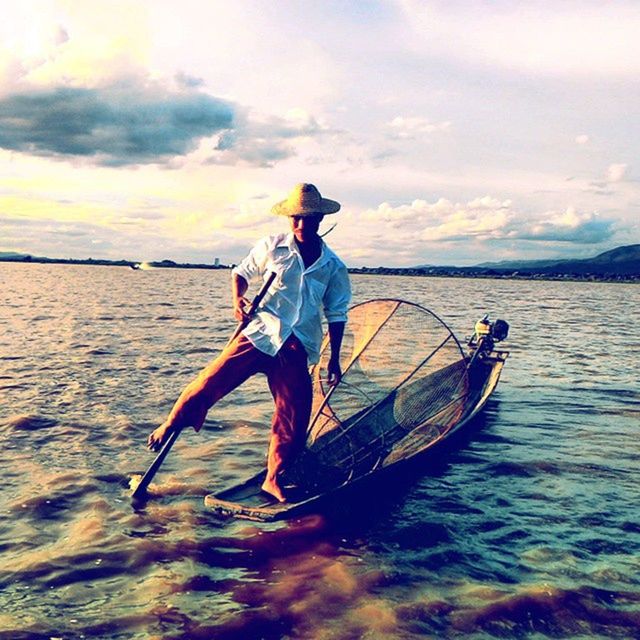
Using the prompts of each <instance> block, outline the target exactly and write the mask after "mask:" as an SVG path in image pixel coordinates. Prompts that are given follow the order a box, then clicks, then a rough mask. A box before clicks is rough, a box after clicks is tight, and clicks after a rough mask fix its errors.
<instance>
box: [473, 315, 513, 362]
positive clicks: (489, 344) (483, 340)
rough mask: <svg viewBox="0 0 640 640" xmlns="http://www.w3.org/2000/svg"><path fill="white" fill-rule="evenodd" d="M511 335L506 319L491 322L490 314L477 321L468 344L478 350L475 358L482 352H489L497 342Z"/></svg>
mask: <svg viewBox="0 0 640 640" xmlns="http://www.w3.org/2000/svg"><path fill="white" fill-rule="evenodd" d="M508 335H509V324H508V323H507V322H505V321H504V320H496V321H495V322H490V320H489V315H488V314H487V315H485V316H484V317H483V318H481V319H480V320H478V322H476V324H475V326H474V328H473V335H472V336H471V338H469V341H468V342H467V344H468V345H469V346H470V347H472V348H474V349H475V350H476V354H475V355H474V358H475V357H476V356H478V355H480V353H483V354H484V353H489V352H490V351H491V350H492V349H493V345H494V343H495V342H500V341H502V340H504V339H505V338H506V337H507V336H508Z"/></svg>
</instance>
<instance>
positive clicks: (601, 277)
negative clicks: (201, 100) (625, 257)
mask: <svg viewBox="0 0 640 640" xmlns="http://www.w3.org/2000/svg"><path fill="white" fill-rule="evenodd" d="M0 262H13V263H26V264H70V265H89V266H105V267H129V268H130V269H131V270H144V267H151V268H153V269H208V270H221V269H222V270H225V269H226V270H228V269H231V268H233V266H235V265H226V264H218V265H213V264H197V263H178V262H174V261H173V260H161V261H158V262H144V263H141V262H134V261H131V260H102V259H94V258H87V259H75V258H39V257H34V256H20V257H7V256H0ZM141 265H144V267H142V266H141ZM348 271H349V273H352V274H363V275H385V276H413V277H431V278H478V279H484V280H487V279H492V280H545V281H562V282H620V283H633V284H637V283H640V273H639V274H612V273H561V272H547V273H545V272H541V271H536V270H524V269H521V270H514V269H504V270H500V269H495V268H493V269H485V268H479V267H421V268H415V267H352V268H349V269H348Z"/></svg>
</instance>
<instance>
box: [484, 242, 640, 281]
mask: <svg viewBox="0 0 640 640" xmlns="http://www.w3.org/2000/svg"><path fill="white" fill-rule="evenodd" d="M476 268H479V269H490V270H493V271H519V272H524V273H533V272H535V273H546V274H552V273H554V274H577V275H585V274H594V275H640V244H630V245H627V246H624V247H617V248H616V249H611V250H610V251H605V252H604V253H600V254H598V255H597V256H595V257H593V258H585V259H583V260H510V261H503V262H484V263H482V264H479V265H477V267H476Z"/></svg>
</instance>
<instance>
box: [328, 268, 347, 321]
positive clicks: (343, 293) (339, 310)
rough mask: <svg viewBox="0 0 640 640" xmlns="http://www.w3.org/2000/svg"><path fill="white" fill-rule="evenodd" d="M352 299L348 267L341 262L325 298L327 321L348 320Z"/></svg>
mask: <svg viewBox="0 0 640 640" xmlns="http://www.w3.org/2000/svg"><path fill="white" fill-rule="evenodd" d="M350 301H351V284H350V282H349V274H348V272H347V267H346V266H345V265H344V264H342V263H340V264H339V265H338V267H337V268H336V270H335V272H334V273H333V275H332V277H331V280H330V281H329V285H328V286H327V290H326V293H325V296H324V299H323V305H324V317H325V318H326V319H327V322H329V323H331V322H346V321H347V310H348V309H349V302H350Z"/></svg>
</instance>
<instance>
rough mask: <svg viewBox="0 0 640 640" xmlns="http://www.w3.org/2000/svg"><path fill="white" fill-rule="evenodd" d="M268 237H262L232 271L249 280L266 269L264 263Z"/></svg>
mask: <svg viewBox="0 0 640 640" xmlns="http://www.w3.org/2000/svg"><path fill="white" fill-rule="evenodd" d="M269 241H270V238H262V240H259V241H258V242H257V243H256V245H255V246H254V247H253V249H251V251H250V252H249V254H248V255H247V257H246V258H245V259H244V260H243V261H242V262H241V263H240V264H239V265H237V266H236V267H234V268H233V270H232V272H233V273H235V274H237V275H239V276H241V277H243V278H244V279H245V280H246V281H247V282H251V280H252V279H253V277H254V276H256V275H262V274H263V273H264V272H265V270H266V263H267V259H268V256H269V250H270V246H269Z"/></svg>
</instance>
